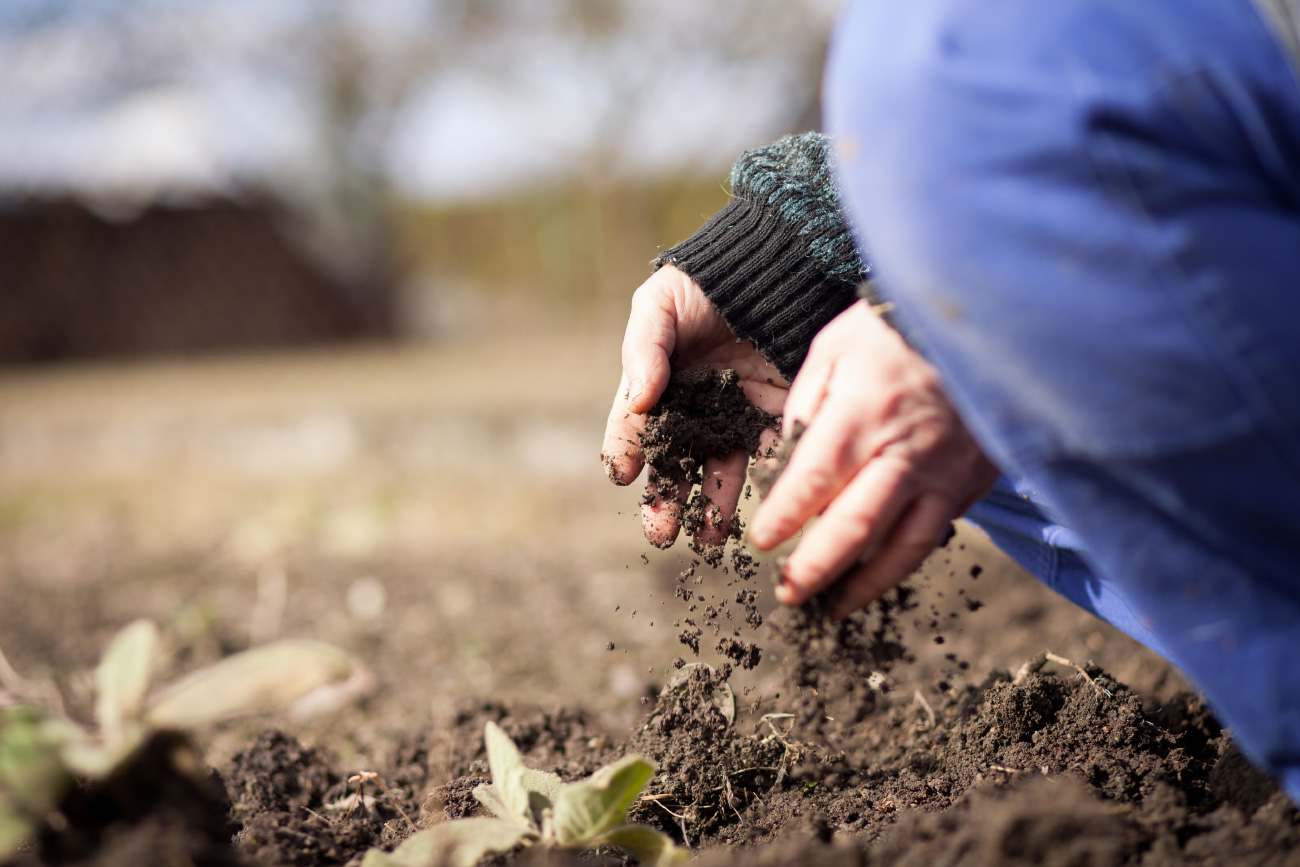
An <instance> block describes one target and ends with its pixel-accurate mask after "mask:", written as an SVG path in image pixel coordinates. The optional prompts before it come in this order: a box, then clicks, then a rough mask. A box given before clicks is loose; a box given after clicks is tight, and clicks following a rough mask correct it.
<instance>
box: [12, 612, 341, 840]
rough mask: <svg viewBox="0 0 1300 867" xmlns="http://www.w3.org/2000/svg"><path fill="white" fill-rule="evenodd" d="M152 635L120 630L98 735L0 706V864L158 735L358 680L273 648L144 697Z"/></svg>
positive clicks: (312, 654) (325, 659)
mask: <svg viewBox="0 0 1300 867" xmlns="http://www.w3.org/2000/svg"><path fill="white" fill-rule="evenodd" d="M157 645H158V630H157V628H156V627H155V626H154V625H153V624H152V623H150V622H148V621H145V620H138V621H136V622H134V623H132V624H130V625H129V626H127V627H126V628H125V629H123V630H122V631H121V632H120V633H118V634H117V636H116V637H115V638H114V639H113V641H112V643H111V644H110V645H109V647H108V649H107V650H106V651H105V652H104V656H103V658H102V659H101V660H100V663H99V666H98V667H97V668H96V670H95V727H94V728H93V729H86V728H83V727H82V726H79V725H77V724H76V723H74V722H72V721H71V720H69V719H67V718H65V717H63V716H62V715H60V714H56V713H53V712H50V711H46V710H42V709H39V708H36V707H31V706H26V705H12V706H9V707H3V706H0V862H4V861H5V860H7V859H8V858H9V857H10V856H11V855H13V854H14V853H15V852H16V851H17V850H18V846H19V845H20V844H21V843H22V842H23V841H24V840H26V839H28V838H30V837H31V836H33V834H34V833H35V832H36V831H37V829H39V828H40V826H41V825H42V823H44V822H45V820H46V818H47V817H48V816H50V814H51V813H52V812H54V811H55V810H57V808H58V804H59V802H60V801H61V800H62V798H63V796H64V794H65V793H66V792H67V791H68V790H69V788H70V787H71V785H72V784H73V782H74V780H77V779H81V780H86V781H92V782H93V781H98V780H104V779H107V778H108V777H109V776H111V775H112V774H113V773H114V771H116V770H117V769H118V768H120V767H122V766H124V765H126V764H127V763H128V762H129V761H130V760H131V758H132V757H133V756H134V755H135V754H136V752H137V751H138V750H139V748H140V747H141V746H142V745H143V744H144V743H145V742H146V741H147V740H148V738H149V737H150V736H151V735H152V734H153V733H155V732H158V731H162V730H182V731H183V730H185V729H189V728H193V727H195V726H199V725H204V724H207V723H213V722H220V721H222V720H227V719H233V718H235V717H239V716H245V715H248V714H253V713H261V712H265V711H270V710H276V709H278V708H282V707H285V706H287V705H289V704H292V703H293V702H295V701H297V700H299V699H301V698H303V697H304V696H307V695H309V694H312V693H315V692H316V691H317V690H318V689H320V688H322V687H327V686H331V685H334V684H339V683H342V682H344V681H348V680H349V679H350V678H353V677H355V676H356V675H357V674H358V672H363V671H364V670H363V669H360V668H359V667H358V666H356V665H355V664H354V663H353V661H352V660H351V659H350V658H349V657H348V655H347V654H346V653H344V652H343V651H341V650H338V649H336V648H334V647H330V646H329V645H326V644H320V643H318V642H310V641H279V642H275V643H273V644H267V645H263V646H261V647H257V648H254V649H252V650H247V651H244V652H243V653H237V654H235V655H233V656H229V657H227V658H225V659H223V660H221V661H220V662H218V663H216V664H215V665H212V666H209V667H208V668H204V669H200V670H199V671H196V672H194V673H192V674H190V675H188V676H186V677H184V678H182V679H181V680H179V681H178V682H176V683H175V684H172V685H171V686H169V687H166V688H164V689H162V690H159V691H157V692H155V693H154V694H153V695H150V694H149V693H150V686H151V684H152V681H153V666H154V660H155V659H156V656H157Z"/></svg>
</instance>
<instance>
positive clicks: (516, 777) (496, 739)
mask: <svg viewBox="0 0 1300 867" xmlns="http://www.w3.org/2000/svg"><path fill="white" fill-rule="evenodd" d="M483 742H484V744H486V746H487V756H488V770H489V771H491V773H492V786H491V790H492V791H493V792H494V793H495V794H496V796H497V799H498V800H499V801H500V804H501V805H502V806H504V808H505V811H506V814H505V815H502V814H501V813H497V815H498V816H499V817H500V818H502V819H522V820H524V822H525V823H527V824H528V825H529V826H530V827H532V824H533V823H532V819H531V817H530V814H529V811H528V789H527V788H526V787H525V786H524V773H525V772H526V771H527V770H528V768H527V767H525V766H524V758H523V756H521V755H519V750H518V748H516V747H515V743H514V741H512V740H510V736H509V735H507V734H506V733H505V732H504V731H502V730H501V726H499V725H497V724H496V723H494V722H492V721H491V720H488V724H487V727H486V729H485V730H484V732H483ZM477 794H478V793H477V790H475V795H476V796H477ZM480 803H483V802H482V799H480ZM483 805H484V806H485V807H487V808H488V809H489V810H493V812H496V810H494V809H493V807H492V805H491V804H488V803H483Z"/></svg>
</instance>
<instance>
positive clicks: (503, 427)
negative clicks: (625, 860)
mask: <svg viewBox="0 0 1300 867" xmlns="http://www.w3.org/2000/svg"><path fill="white" fill-rule="evenodd" d="M837 3H838V0H800V2H792V0H746V2H743V3H742V2H707V3H701V2H698V0H656V2H653V3H646V2H637V0H203V2H197V0H5V2H4V3H2V4H0V653H3V654H4V657H3V658H0V663H2V662H3V659H4V658H7V660H8V662H9V663H11V664H12V667H13V669H14V670H15V671H16V672H17V674H18V675H20V676H21V677H24V678H27V679H29V680H30V679H36V680H41V679H50V680H53V681H54V682H56V683H58V684H59V685H60V687H61V688H62V689H63V690H64V692H65V694H67V695H68V696H69V700H70V702H71V706H72V707H74V708H76V707H78V700H79V698H80V699H81V700H83V703H82V704H81V705H80V706H81V707H82V708H83V710H84V708H85V704H84V700H85V699H86V694H85V691H84V690H85V684H86V682H87V681H86V673H87V672H88V671H89V670H90V667H91V666H92V665H93V663H94V661H95V660H96V659H97V657H98V654H99V653H100V651H101V650H102V648H103V647H104V645H105V643H106V642H107V640H108V639H109V637H110V636H111V635H112V634H113V632H114V631H115V630H116V629H118V628H119V627H120V626H121V625H123V624H124V623H126V622H127V621H129V620H131V619H133V618H135V617H139V616H147V617H151V618H153V619H155V620H156V621H158V622H159V623H160V624H161V625H162V626H163V630H164V634H165V636H167V642H168V647H169V648H170V653H171V657H170V660H171V661H170V662H169V663H168V666H167V668H166V670H167V671H171V672H174V671H178V670H184V669H186V668H188V667H192V666H193V665H195V664H197V663H199V662H202V661H204V660H208V659H212V658H215V657H217V656H220V655H223V654H225V653H229V652H231V651H232V650H237V649H239V648H242V647H247V646H249V645H250V644H256V643H259V642H264V641H268V640H271V639H273V638H276V637H281V636H290V635H292V636H311V637H316V638H323V639H326V640H330V641H333V642H335V643H337V644H341V645H343V646H345V647H347V648H349V649H352V650H354V651H356V652H357V653H358V654H359V655H361V656H362V657H363V658H365V659H366V660H367V662H368V664H370V665H372V666H373V667H374V668H375V669H376V670H377V674H378V675H379V677H380V680H381V684H382V686H381V691H380V693H379V694H378V695H377V697H375V698H374V699H373V702H375V703H377V705H376V704H372V705H371V706H369V708H368V709H367V711H366V712H365V713H362V714H360V715H358V716H354V717H351V718H349V719H348V721H347V722H346V723H338V724H337V726H336V731H337V732H339V733H341V734H340V737H344V738H362V739H364V737H365V735H364V734H356V733H357V732H362V733H364V732H365V731H366V730H367V728H368V727H369V728H373V727H375V726H383V725H389V726H402V725H409V724H410V723H411V722H412V721H421V720H427V718H428V714H429V713H430V709H431V708H432V709H433V710H434V712H435V713H443V714H445V713H446V712H447V709H448V708H450V707H452V706H453V705H454V704H455V702H457V701H460V700H463V699H465V698H466V697H472V696H486V695H502V694H509V695H513V696H515V697H522V698H525V699H533V700H538V701H543V700H544V701H549V702H551V703H552V704H558V703H560V702H567V703H570V704H577V705H581V706H589V707H591V706H598V705H599V706H603V707H605V708H607V709H608V708H614V709H618V712H619V713H622V714H623V715H624V716H625V717H627V718H628V719H630V718H631V715H632V714H634V713H637V712H639V710H640V705H639V703H638V701H637V699H638V697H639V696H640V695H641V694H642V692H643V691H644V689H645V687H646V685H647V684H648V683H650V682H653V681H654V680H656V679H657V678H658V677H659V676H660V675H659V674H656V673H655V672H656V671H657V672H660V673H662V672H663V671H664V670H665V669H666V668H667V667H668V663H669V662H670V661H671V660H672V657H673V656H675V655H677V653H678V652H679V651H682V648H680V647H679V646H678V645H677V643H676V640H675V638H676V632H677V630H676V629H674V628H672V626H671V621H672V620H673V619H674V618H675V617H676V616H680V615H681V612H677V613H676V614H674V613H673V611H672V610H671V607H670V603H671V605H676V604H677V603H678V600H675V599H674V598H673V597H672V592H671V591H672V587H673V583H672V579H673V577H674V576H675V575H676V573H677V572H678V571H680V569H681V568H682V567H683V565H684V561H685V560H686V559H688V554H686V552H684V551H683V549H682V547H681V546H679V547H678V548H677V549H675V550H673V551H670V552H657V551H653V550H651V549H649V546H647V545H646V544H645V542H644V540H643V539H642V537H641V534H640V530H639V521H638V517H637V512H638V501H639V492H638V491H636V490H630V489H616V488H614V487H613V486H612V485H610V484H608V482H606V480H605V478H604V473H603V469H602V466H601V463H600V460H599V455H598V453H599V449H600V440H601V434H602V431H603V428H604V421H605V414H606V412H607V409H608V406H609V401H610V399H611V398H612V396H613V392H614V389H615V387H616V384H617V382H618V377H619V358H618V345H619V341H620V339H621V336H622V329H623V325H624V322H625V318H626V315H627V309H628V301H629V298H630V295H631V293H632V291H633V290H634V289H635V288H636V286H637V285H639V284H640V283H641V281H642V280H643V279H644V278H645V277H646V276H647V274H648V273H649V261H650V259H651V258H652V257H653V256H654V255H655V253H656V251H657V250H658V249H660V248H661V247H664V246H666V245H670V244H672V243H675V242H676V241H678V240H680V239H682V238H684V237H686V236H688V235H689V234H690V233H691V232H692V231H693V230H694V229H695V228H696V227H697V226H698V225H699V223H700V222H701V221H702V220H703V219H705V218H706V217H707V216H708V215H709V214H711V213H712V212H713V211H715V210H717V208H719V207H720V206H721V205H722V204H723V203H724V202H725V201H726V195H727V184H726V178H727V174H728V170H729V167H730V165H731V163H732V161H733V160H734V159H735V157H736V156H737V155H738V154H739V152H740V151H741V150H743V149H744V148H747V147H753V146H756V145H760V144H763V143H766V142H768V141H770V140H772V139H774V138H776V137H778V136H779V135H781V134H783V133H785V132H788V131H795V130H800V129H805V128H808V127H811V126H814V125H815V124H816V123H817V114H818V104H817V103H818V88H819V79H820V66H821V62H822V57H823V55H824V51H825V43H826V39H827V35H828V33H829V29H830V25H831V21H832V19H833V17H834V14H835V12H836V8H835V7H836V6H837ZM643 553H644V554H646V555H647V559H648V560H650V563H649V565H646V564H644V563H643V562H642V560H641V555H642V554H643ZM652 597H653V598H652ZM651 609H654V610H651ZM638 611H639V612H640V614H639V615H638V613H637V612H638ZM647 612H648V616H647ZM656 622H657V623H658V626H657V627H656V626H654V624H655V623H656ZM610 641H613V642H615V644H616V647H617V649H616V650H615V651H607V650H606V647H607V644H608V643H609V642H610ZM708 653H709V651H708V649H707V648H706V657H707V656H708ZM6 670H7V669H6V667H5V666H4V665H3V664H0V693H2V692H4V691H5V689H6V688H7V687H14V686H15V683H17V682H10V683H6ZM9 680H10V681H12V678H9ZM17 685H18V686H21V683H18V684H17ZM10 691H11V692H13V691H15V690H14V689H10ZM376 707H378V710H379V712H376Z"/></svg>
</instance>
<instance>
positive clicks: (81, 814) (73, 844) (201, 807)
mask: <svg viewBox="0 0 1300 867" xmlns="http://www.w3.org/2000/svg"><path fill="white" fill-rule="evenodd" d="M229 807H230V803H229V801H228V800H227V797H226V793H225V791H224V789H223V787H222V785H221V780H220V778H219V777H217V776H216V775H215V774H213V773H212V772H210V771H208V770H206V769H205V768H204V767H203V764H202V762H201V761H200V759H199V754H198V752H197V751H196V750H195V749H194V747H193V745H192V744H191V743H190V741H189V739H188V738H186V737H184V736H183V735H180V734H176V733H172V732H163V733H159V734H156V735H154V736H153V737H151V738H150V739H149V740H148V742H147V743H145V745H144V746H143V747H142V748H141V749H140V751H139V753H137V755H136V757H135V758H134V760H132V761H131V762H130V763H128V764H127V765H125V766H124V767H123V768H121V769H120V770H118V771H117V772H116V773H114V774H113V775H112V776H111V777H109V778H108V779H107V780H104V781H102V782H99V783H95V784H93V785H87V786H79V787H77V788H75V789H74V790H73V791H72V792H70V793H69V794H68V795H67V796H66V797H65V799H64V801H63V803H62V804H60V807H59V810H58V812H57V813H55V814H52V815H51V817H50V819H49V820H47V823H46V826H45V827H44V828H43V829H42V832H41V834H40V836H39V838H38V839H37V840H36V841H35V845H34V847H33V849H32V850H31V851H25V852H20V853H19V854H18V855H17V856H16V857H14V858H13V859H12V861H11V862H9V863H10V864H12V865H13V867H36V865H56V864H58V865H64V864H77V865H87V867H90V865H95V867H100V865H102V867H129V865H146V867H148V865H153V864H160V865H161V864H200V865H213V867H225V865H237V864H240V863H242V862H241V860H240V859H239V858H238V857H237V856H236V854H235V853H234V852H233V851H232V850H231V848H230V842H229V841H230V835H231V834H232V833H233V832H234V831H235V829H236V827H237V825H235V824H234V823H233V822H232V821H231V820H230V818H228V815H227V814H228V811H229Z"/></svg>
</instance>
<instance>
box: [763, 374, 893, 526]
mask: <svg viewBox="0 0 1300 867" xmlns="http://www.w3.org/2000/svg"><path fill="white" fill-rule="evenodd" d="M792 397H793V395H792ZM853 408H854V404H853V403H849V402H843V403H838V404H827V405H826V406H825V408H824V409H823V411H822V412H821V414H820V415H818V416H816V417H815V418H814V419H813V420H812V422H811V423H810V424H809V426H808V429H807V430H806V431H805V432H804V435H803V438H802V439H801V440H800V441H799V444H798V446H796V447H795V449H794V453H793V454H791V456H790V463H789V465H788V466H787V467H786V469H785V472H783V473H782V474H781V477H780V478H779V479H777V480H776V484H774V485H773V486H772V490H771V492H770V493H769V494H768V497H767V499H766V500H765V501H764V502H763V504H762V505H761V506H759V509H758V513H757V514H756V515H755V516H754V521H753V523H752V524H751V526H750V538H752V539H753V541H754V544H755V545H756V546H758V548H759V550H762V551H770V550H771V549H772V548H775V547H776V546H777V545H779V544H781V543H782V542H784V541H785V540H786V539H789V538H790V537H791V536H793V535H794V534H795V533H797V532H798V531H799V528H800V527H802V526H803V525H804V524H805V523H806V522H807V521H808V519H809V518H811V517H813V516H814V515H816V514H818V513H819V512H821V511H822V509H824V508H825V507H826V505H827V504H828V503H830V502H831V500H832V499H834V498H835V497H836V496H837V495H838V494H839V493H840V492H841V491H842V490H843V489H844V487H845V486H846V485H847V484H848V483H849V480H850V479H852V478H853V477H854V475H855V474H856V473H857V472H858V470H859V468H861V467H862V466H863V465H864V464H866V463H867V459H868V457H870V455H869V454H867V453H865V452H864V451H863V449H864V448H865V447H867V446H868V445H869V441H868V439H867V438H866V437H865V436H863V435H862V434H861V427H862V419H861V418H860V417H858V416H857V415H855V414H854V413H853ZM786 418H790V416H789V415H787V416H786Z"/></svg>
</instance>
